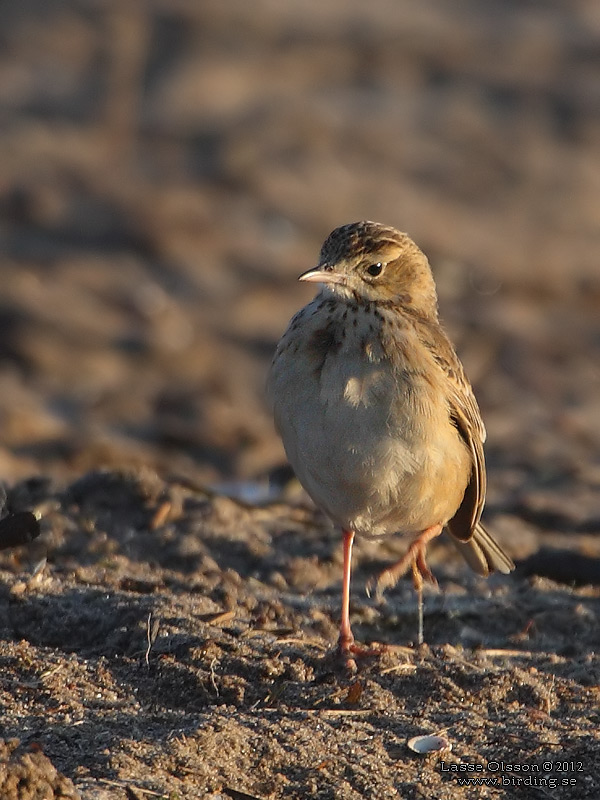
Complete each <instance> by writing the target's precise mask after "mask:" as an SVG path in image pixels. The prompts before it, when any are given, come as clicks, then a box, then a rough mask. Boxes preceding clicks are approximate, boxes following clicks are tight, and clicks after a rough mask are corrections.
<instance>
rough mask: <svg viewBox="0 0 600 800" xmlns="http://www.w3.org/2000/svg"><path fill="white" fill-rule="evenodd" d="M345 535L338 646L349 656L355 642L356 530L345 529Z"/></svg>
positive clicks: (341, 651)
mask: <svg viewBox="0 0 600 800" xmlns="http://www.w3.org/2000/svg"><path fill="white" fill-rule="evenodd" d="M343 535H344V572H343V579H342V618H341V621H340V638H339V639H338V647H339V649H340V653H342V655H344V656H347V655H349V653H350V652H351V649H352V645H353V644H354V634H353V633H352V628H351V627H350V574H351V572H352V543H353V542H354V531H346V530H345V531H343Z"/></svg>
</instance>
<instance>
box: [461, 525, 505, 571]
mask: <svg viewBox="0 0 600 800" xmlns="http://www.w3.org/2000/svg"><path fill="white" fill-rule="evenodd" d="M450 538H451V539H452V541H453V542H454V544H455V545H456V548H457V550H458V551H459V552H460V553H461V555H462V556H463V558H464V559H465V561H466V562H467V564H468V565H469V566H470V567H471V569H472V570H473V571H474V572H476V573H477V574H478V575H482V576H483V577H487V576H488V575H489V574H490V572H502V573H503V574H504V575H508V573H509V572H512V571H513V569H514V568H515V565H514V563H513V560H512V559H511V558H510V556H508V555H507V554H506V553H505V552H504V550H503V549H502V548H501V547H500V545H499V544H498V542H497V541H496V540H495V539H494V537H493V536H492V535H491V534H490V533H488V532H487V531H486V529H485V528H484V527H483V525H482V524H481V522H478V523H477V525H476V527H475V530H474V531H473V536H472V537H471V538H470V539H469V541H467V542H462V541H460V540H459V539H456V538H455V537H454V536H451V537H450Z"/></svg>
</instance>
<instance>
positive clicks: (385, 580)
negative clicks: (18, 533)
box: [367, 525, 443, 645]
mask: <svg viewBox="0 0 600 800" xmlns="http://www.w3.org/2000/svg"><path fill="white" fill-rule="evenodd" d="M442 528H443V525H432V526H431V527H430V528H426V529H425V530H424V531H423V533H420V534H419V535H418V536H417V538H416V539H415V541H414V542H413V543H412V544H411V546H410V547H409V548H408V550H407V551H406V554H405V555H404V556H402V558H401V559H400V560H399V561H396V563H395V564H392V565H391V566H389V567H386V569H384V570H383V571H382V572H380V573H379V575H378V576H377V577H376V578H375V579H371V580H370V581H369V582H368V583H367V592H368V593H369V594H370V593H371V590H372V589H373V587H374V588H375V593H376V594H377V596H378V597H381V595H382V594H383V592H384V591H385V589H388V588H389V587H390V586H395V585H396V583H397V582H398V579H399V578H401V577H402V576H403V575H404V573H405V572H407V571H408V569H409V568H410V569H411V570H412V574H413V585H414V587H415V590H416V592H417V598H418V615H419V628H418V631H417V643H418V644H419V645H421V644H423V579H425V580H427V581H429V582H430V583H433V585H434V586H437V581H436V579H435V576H434V574H433V573H432V571H431V570H430V569H429V567H428V565H427V560H426V554H427V545H428V544H429V542H430V541H431V540H432V539H435V538H436V536H439V535H440V533H441V532H442Z"/></svg>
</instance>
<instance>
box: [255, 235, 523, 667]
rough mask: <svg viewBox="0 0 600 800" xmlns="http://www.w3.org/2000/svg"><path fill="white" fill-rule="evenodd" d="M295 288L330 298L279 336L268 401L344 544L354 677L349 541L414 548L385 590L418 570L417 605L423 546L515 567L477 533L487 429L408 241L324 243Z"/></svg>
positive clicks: (473, 561)
mask: <svg viewBox="0 0 600 800" xmlns="http://www.w3.org/2000/svg"><path fill="white" fill-rule="evenodd" d="M300 280H302V281H311V282H316V283H320V284H322V287H321V289H320V292H319V293H318V294H317V296H316V297H315V298H314V299H313V300H312V302H310V303H309V304H308V305H307V306H305V307H304V308H303V309H302V310H301V311H299V312H298V313H297V314H296V315H295V316H294V317H293V319H292V320H291V322H290V325H289V327H288V329H287V331H286V332H285V333H284V335H283V336H282V338H281V341H280V342H279V345H278V347H277V350H276V353H275V357H274V359H273V364H272V367H271V371H270V375H269V381H268V391H269V395H270V397H271V401H272V405H273V410H274V416H275V423H276V426H277V429H278V430H279V432H280V434H281V437H282V439H283V444H284V447H285V450H286V453H287V456H288V458H289V461H290V463H291V465H292V467H293V469H294V471H295V473H296V475H297V476H298V478H299V480H300V482H301V484H302V485H303V486H304V488H305V490H306V491H307V492H308V494H309V495H310V497H311V498H312V499H313V501H314V502H315V504H316V505H317V506H318V507H319V508H321V509H322V510H323V511H324V512H325V514H326V515H327V516H328V517H329V518H330V519H331V520H332V521H333V522H334V524H336V525H338V526H339V527H340V528H341V529H342V531H343V552H344V567H343V583H342V614H341V623H340V634H339V640H338V646H339V650H340V651H341V653H342V655H343V657H344V659H345V660H346V663H347V664H348V665H349V666H350V667H352V668H353V667H355V662H354V659H353V656H354V655H357V654H358V655H360V654H361V653H365V652H368V651H366V650H364V649H363V648H361V647H359V646H358V645H357V644H356V643H355V641H354V636H353V634H352V629H351V627H350V616H349V599H350V572H351V559H352V543H353V540H354V536H355V534H357V535H360V536H368V537H381V536H386V535H389V534H393V533H403V534H408V535H410V536H412V537H413V541H412V544H411V545H410V546H409V548H408V550H407V552H406V555H404V556H403V558H401V559H400V560H399V561H398V562H396V563H395V564H392V565H391V566H390V567H388V568H387V569H385V570H384V571H383V572H382V573H381V574H380V575H379V576H378V577H377V579H376V581H375V582H374V585H375V586H376V588H377V590H378V591H381V590H383V589H384V588H387V587H389V586H393V585H394V584H395V583H396V582H397V580H398V578H400V577H401V576H402V575H403V574H404V573H406V572H407V571H408V570H412V574H413V580H414V584H415V588H416V589H417V590H418V592H419V596H420V597H421V588H422V585H423V580H424V579H425V580H428V581H430V582H434V583H435V578H434V576H433V575H432V573H431V571H430V569H429V567H428V566H427V562H426V548H427V544H428V542H430V541H431V540H432V539H434V538H435V537H436V536H439V535H440V533H441V532H442V530H443V529H444V528H445V527H447V529H448V531H449V532H450V534H451V537H452V540H453V541H454V542H455V543H456V545H457V547H458V549H459V550H460V552H461V553H462V554H463V556H464V557H465V559H466V561H467V563H468V564H469V566H470V567H471V568H472V569H473V570H475V572H477V573H478V574H479V575H483V576H487V575H489V573H490V572H492V571H494V570H497V571H499V572H503V573H508V572H510V571H511V570H512V569H514V564H513V562H512V561H511V559H510V558H509V556H507V555H506V553H505V552H504V551H503V550H502V548H501V547H500V546H499V544H498V543H497V542H496V541H495V540H494V538H493V537H492V536H491V535H490V534H489V533H488V532H487V531H486V530H485V528H484V527H483V525H482V524H481V513H482V511H483V505H484V502H485V491H486V472H485V462H484V454H483V442H484V440H485V428H484V426H483V422H482V420H481V415H480V412H479V407H478V405H477V401H476V400H475V396H474V394H473V390H472V389H471V385H470V383H469V381H468V379H467V378H466V376H465V373H464V370H463V367H462V364H461V363H460V361H459V359H458V356H457V355H456V353H455V351H454V348H453V346H452V344H451V343H450V341H449V339H448V337H447V336H446V334H445V333H444V331H443V329H442V327H441V325H440V322H439V318H438V304H437V294H436V290H435V284H434V280H433V275H432V273H431V269H430V267H429V262H428V260H427V258H426V256H425V255H424V254H423V253H422V252H421V250H420V249H419V248H418V247H417V245H416V244H415V243H414V242H413V241H412V240H411V239H410V238H409V237H408V236H407V235H406V234H405V233H400V232H399V231H397V230H395V229H394V228H390V227H387V226H385V225H380V224H378V223H376V222H355V223H352V224H350V225H344V226H343V227H341V228H337V229H336V230H334V231H333V232H332V233H331V234H330V235H329V236H328V237H327V239H326V240H325V243H324V244H323V247H322V248H321V255H320V259H319V263H318V266H317V267H315V268H313V269H310V270H308V272H305V273H303V274H302V275H301V276H300ZM421 608H422V601H421V600H420V609H421ZM419 637H420V639H421V640H422V611H421V618H420V630H419Z"/></svg>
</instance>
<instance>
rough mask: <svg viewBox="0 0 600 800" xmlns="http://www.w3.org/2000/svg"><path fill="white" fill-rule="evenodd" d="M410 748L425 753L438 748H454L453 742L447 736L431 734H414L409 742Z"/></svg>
mask: <svg viewBox="0 0 600 800" xmlns="http://www.w3.org/2000/svg"><path fill="white" fill-rule="evenodd" d="M407 744H408V746H409V748H410V749H411V750H412V751H413V753H420V754H421V755H425V754H427V753H435V752H437V751H438V750H452V742H451V741H450V740H449V739H446V737H445V736H435V735H433V734H429V735H426V736H413V738H412V739H409V740H408V742H407Z"/></svg>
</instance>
